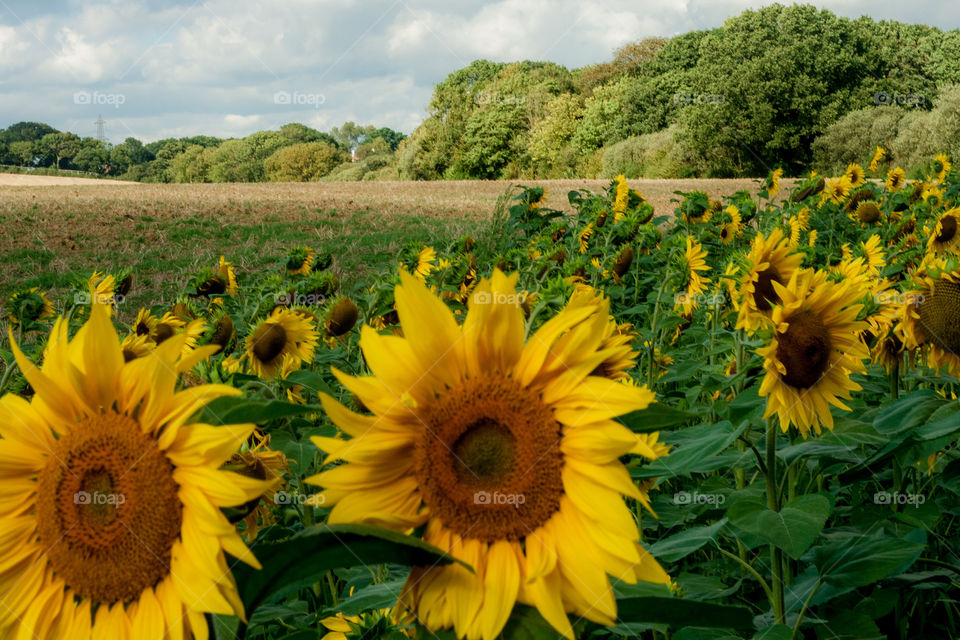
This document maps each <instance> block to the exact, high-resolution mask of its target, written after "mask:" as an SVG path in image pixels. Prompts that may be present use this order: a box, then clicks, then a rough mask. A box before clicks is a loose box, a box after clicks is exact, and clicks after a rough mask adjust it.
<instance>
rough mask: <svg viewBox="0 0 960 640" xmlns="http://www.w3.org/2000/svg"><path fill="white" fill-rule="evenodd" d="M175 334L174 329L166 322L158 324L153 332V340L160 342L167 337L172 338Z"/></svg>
mask: <svg viewBox="0 0 960 640" xmlns="http://www.w3.org/2000/svg"><path fill="white" fill-rule="evenodd" d="M175 334H176V330H175V329H174V328H173V327H171V326H170V325H168V324H163V323H161V324H158V325H157V331H156V333H155V334H154V342H156V343H157V344H160V343H162V342H163V341H164V340H167V339H168V338H172V337H173V336H174V335H175Z"/></svg>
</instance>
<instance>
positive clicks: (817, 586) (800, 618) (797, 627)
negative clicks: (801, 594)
mask: <svg viewBox="0 0 960 640" xmlns="http://www.w3.org/2000/svg"><path fill="white" fill-rule="evenodd" d="M819 590H820V581H819V580H817V584H815V585H813V591H811V592H810V595H809V596H807V599H806V601H805V602H804V603H803V608H802V609H800V615H798V616H797V623H796V624H795V625H793V633H792V634H790V640H796V639H797V634H798V633H799V632H800V623H801V622H803V616H804V614H805V613H806V612H807V608H809V607H810V603H811V602H813V596H815V595H817V591H819Z"/></svg>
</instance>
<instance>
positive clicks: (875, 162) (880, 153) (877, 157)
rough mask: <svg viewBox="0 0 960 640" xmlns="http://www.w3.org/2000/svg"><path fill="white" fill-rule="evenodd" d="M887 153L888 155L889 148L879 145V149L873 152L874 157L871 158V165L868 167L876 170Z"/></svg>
mask: <svg viewBox="0 0 960 640" xmlns="http://www.w3.org/2000/svg"><path fill="white" fill-rule="evenodd" d="M885 155H887V150H886V149H884V148H883V147H877V150H876V151H875V152H874V154H873V159H872V160H870V166H868V167H867V168H868V169H870V171H876V170H877V167H879V166H880V161H881V160H883V157H884V156H885Z"/></svg>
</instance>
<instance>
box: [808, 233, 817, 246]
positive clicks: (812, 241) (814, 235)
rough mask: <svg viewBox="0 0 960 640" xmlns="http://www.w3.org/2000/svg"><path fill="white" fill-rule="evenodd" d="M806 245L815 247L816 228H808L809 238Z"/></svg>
mask: <svg viewBox="0 0 960 640" xmlns="http://www.w3.org/2000/svg"><path fill="white" fill-rule="evenodd" d="M807 245H808V246H811V247H815V246H816V245H817V230H816V229H811V230H810V239H809V240H808V241H807Z"/></svg>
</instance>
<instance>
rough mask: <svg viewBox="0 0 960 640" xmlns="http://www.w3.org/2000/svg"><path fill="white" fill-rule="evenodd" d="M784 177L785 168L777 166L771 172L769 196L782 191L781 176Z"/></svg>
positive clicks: (768, 182) (768, 183)
mask: <svg viewBox="0 0 960 640" xmlns="http://www.w3.org/2000/svg"><path fill="white" fill-rule="evenodd" d="M782 177H783V169H782V168H777V169H774V171H773V172H772V173H771V174H770V177H769V178H768V179H767V197H769V198H771V199H772V198H773V196H775V195H777V193H779V192H780V178H782Z"/></svg>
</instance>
